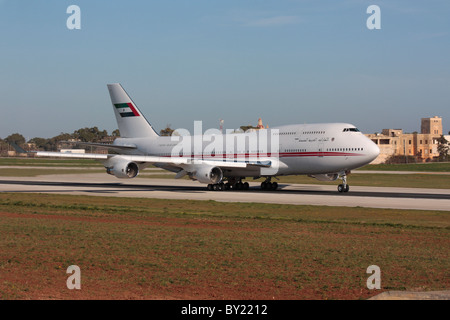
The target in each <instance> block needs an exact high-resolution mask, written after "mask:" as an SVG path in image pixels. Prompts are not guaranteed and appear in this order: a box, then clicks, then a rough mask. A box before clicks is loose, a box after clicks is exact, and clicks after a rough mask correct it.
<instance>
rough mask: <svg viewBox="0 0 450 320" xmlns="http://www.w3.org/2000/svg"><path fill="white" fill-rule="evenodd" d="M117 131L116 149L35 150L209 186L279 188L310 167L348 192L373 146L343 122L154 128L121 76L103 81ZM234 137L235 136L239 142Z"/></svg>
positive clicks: (118, 171) (120, 174)
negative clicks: (156, 171)
mask: <svg viewBox="0 0 450 320" xmlns="http://www.w3.org/2000/svg"><path fill="white" fill-rule="evenodd" d="M107 87H108V90H109V93H110V96H111V102H112V105H113V109H114V114H115V116H116V120H117V124H118V128H119V131H120V135H121V137H120V138H117V139H116V140H115V141H114V142H113V143H112V144H101V143H79V144H81V145H87V146H102V147H107V148H109V149H111V150H114V151H115V152H116V154H76V153H61V152H40V151H39V152H37V156H50V157H64V158H87V159H96V160H99V161H101V162H102V163H103V165H104V166H105V168H106V171H107V173H109V174H112V175H114V176H116V177H117V178H124V179H130V178H134V177H136V176H137V175H138V174H139V172H140V171H141V170H143V169H145V168H146V167H148V166H149V165H154V166H157V167H160V168H163V169H166V170H169V171H172V172H176V176H175V178H181V177H183V176H185V175H188V176H189V177H190V178H191V179H192V180H198V181H199V182H201V183H205V184H207V185H208V190H227V189H235V190H241V189H243V190H245V189H248V188H249V184H248V182H243V180H244V179H245V178H247V177H251V178H254V179H256V178H260V177H264V178H265V181H264V182H262V183H261V189H263V190H276V189H277V188H278V184H277V183H276V182H272V181H271V179H272V178H273V177H275V178H276V177H278V176H286V175H308V176H310V177H313V178H316V179H318V180H320V181H334V180H337V179H338V178H340V179H342V181H343V182H342V183H341V184H339V186H338V191H339V192H348V191H349V185H348V184H347V174H348V173H349V172H350V171H351V170H352V169H356V168H359V167H362V166H364V165H366V164H368V163H370V162H372V161H373V160H374V159H375V158H376V157H377V156H378V154H379V152H380V150H379V148H378V146H377V145H376V144H375V143H373V142H372V141H371V140H370V139H368V138H367V137H366V136H364V135H363V134H362V133H361V132H360V131H359V130H358V129H357V128H356V127H355V126H353V125H351V124H346V123H323V124H295V125H286V126H280V127H274V128H271V129H260V130H257V131H254V132H246V133H228V134H221V133H220V132H213V134H203V133H201V134H200V135H194V136H183V137H176V136H175V137H174V136H172V137H167V136H159V135H158V134H157V133H156V132H155V130H154V129H153V127H152V126H151V125H150V123H149V122H148V121H147V120H146V119H145V117H144V116H143V114H142V112H141V111H140V110H139V109H138V107H137V106H136V104H135V103H134V102H133V101H132V100H131V98H130V97H129V96H128V94H127V93H126V92H125V90H124V89H123V88H122V86H121V85H120V84H118V83H116V84H108V85H107ZM236 141H238V142H237V143H236Z"/></svg>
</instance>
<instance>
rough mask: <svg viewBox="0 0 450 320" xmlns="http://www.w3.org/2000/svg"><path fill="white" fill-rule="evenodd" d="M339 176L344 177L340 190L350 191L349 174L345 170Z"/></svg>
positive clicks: (339, 186)
mask: <svg viewBox="0 0 450 320" xmlns="http://www.w3.org/2000/svg"><path fill="white" fill-rule="evenodd" d="M339 178H340V179H342V184H340V185H338V191H339V192H341V193H342V192H348V191H349V190H350V187H349V185H348V184H347V174H346V173H345V172H344V173H343V174H342V175H340V177H339Z"/></svg>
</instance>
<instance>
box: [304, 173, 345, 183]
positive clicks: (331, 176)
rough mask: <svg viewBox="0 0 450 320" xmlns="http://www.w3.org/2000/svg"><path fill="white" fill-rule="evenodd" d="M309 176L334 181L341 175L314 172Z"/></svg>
mask: <svg viewBox="0 0 450 320" xmlns="http://www.w3.org/2000/svg"><path fill="white" fill-rule="evenodd" d="M309 176H310V177H312V178H316V179H317V180H319V181H334V180H336V179H337V178H339V175H338V174H337V173H327V174H314V175H309Z"/></svg>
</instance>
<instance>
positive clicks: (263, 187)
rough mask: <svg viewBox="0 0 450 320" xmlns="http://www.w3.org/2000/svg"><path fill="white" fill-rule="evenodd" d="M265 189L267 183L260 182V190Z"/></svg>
mask: <svg viewBox="0 0 450 320" xmlns="http://www.w3.org/2000/svg"><path fill="white" fill-rule="evenodd" d="M266 188H267V182H262V183H261V190H266Z"/></svg>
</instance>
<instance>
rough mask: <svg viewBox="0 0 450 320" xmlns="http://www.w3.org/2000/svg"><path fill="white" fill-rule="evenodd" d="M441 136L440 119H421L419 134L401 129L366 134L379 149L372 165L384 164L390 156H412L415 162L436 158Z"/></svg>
mask: <svg viewBox="0 0 450 320" xmlns="http://www.w3.org/2000/svg"><path fill="white" fill-rule="evenodd" d="M441 135H442V118H440V117H437V116H435V117H433V118H422V121H421V128H420V133H417V132H414V133H403V130H402V129H383V131H382V132H381V134H380V133H375V134H366V136H367V137H368V138H370V139H371V140H372V141H373V142H375V143H376V144H377V145H378V147H379V148H380V155H379V156H378V158H377V159H375V160H374V161H373V162H372V163H374V164H375V163H384V162H385V161H386V160H387V159H388V158H389V157H390V156H393V155H395V156H413V157H416V159H417V161H423V162H425V161H430V160H431V159H433V158H434V157H438V156H439V153H438V150H437V147H438V141H437V140H438V139H439V137H440V136H441Z"/></svg>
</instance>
